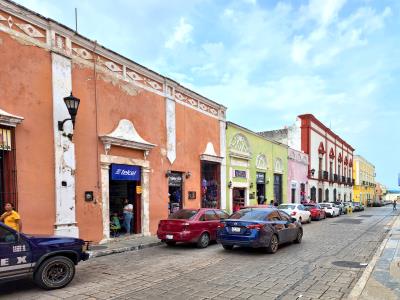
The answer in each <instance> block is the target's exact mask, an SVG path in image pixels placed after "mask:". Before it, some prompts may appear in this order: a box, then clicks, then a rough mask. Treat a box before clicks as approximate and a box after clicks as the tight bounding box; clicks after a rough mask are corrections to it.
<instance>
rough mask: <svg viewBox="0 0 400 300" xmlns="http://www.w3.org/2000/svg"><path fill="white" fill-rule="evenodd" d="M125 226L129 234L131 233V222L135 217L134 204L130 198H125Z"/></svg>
mask: <svg viewBox="0 0 400 300" xmlns="http://www.w3.org/2000/svg"><path fill="white" fill-rule="evenodd" d="M124 205H125V206H124V227H125V230H126V233H127V234H131V224H132V219H133V205H132V204H131V203H129V201H128V199H125V200H124Z"/></svg>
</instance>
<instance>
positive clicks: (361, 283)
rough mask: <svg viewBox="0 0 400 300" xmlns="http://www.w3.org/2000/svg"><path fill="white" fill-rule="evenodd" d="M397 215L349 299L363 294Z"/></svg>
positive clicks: (395, 217)
mask: <svg viewBox="0 0 400 300" xmlns="http://www.w3.org/2000/svg"><path fill="white" fill-rule="evenodd" d="M397 217H398V216H394V218H393V221H392V222H391V223H390V225H389V226H388V227H389V228H390V230H388V232H387V233H386V235H385V237H384V238H383V241H382V243H381V244H380V246H379V248H378V250H377V251H376V252H375V254H374V256H373V257H372V259H371V261H370V262H369V263H368V266H367V267H366V268H365V270H364V272H363V273H362V275H361V277H360V279H359V280H358V281H357V283H356V284H355V286H354V287H353V289H352V290H351V292H350V294H349V296H348V297H347V299H349V300H353V299H358V298H359V297H360V296H361V294H362V292H363V290H364V288H365V286H366V284H367V282H368V280H369V278H370V276H371V274H372V271H373V270H374V268H375V265H376V263H377V261H378V259H379V258H380V256H381V254H382V252H383V250H384V249H385V246H386V244H387V242H388V241H389V236H390V235H391V233H392V228H393V225H394V223H395V222H396V220H397Z"/></svg>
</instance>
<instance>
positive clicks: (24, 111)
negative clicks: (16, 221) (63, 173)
mask: <svg viewBox="0 0 400 300" xmlns="http://www.w3.org/2000/svg"><path fill="white" fill-rule="evenodd" d="M0 65H1V72H0V108H1V109H3V110H5V111H7V112H9V113H12V114H16V115H20V116H23V117H24V118H25V120H24V121H23V123H22V124H21V125H18V127H17V128H16V146H17V152H16V156H17V176H18V198H19V201H18V210H19V212H20V213H21V216H22V221H23V227H24V231H25V232H35V233H51V232H53V228H54V227H53V225H54V221H55V214H54V209H55V203H54V201H53V199H54V193H55V192H54V144H53V133H52V130H53V129H52V121H53V117H52V114H53V110H52V109H53V108H52V101H51V99H52V87H51V58H50V53H49V52H47V51H44V50H43V49H40V48H37V47H34V46H28V45H24V43H23V42H21V41H17V40H15V39H13V38H11V37H10V36H8V35H7V34H4V33H3V32H0Z"/></svg>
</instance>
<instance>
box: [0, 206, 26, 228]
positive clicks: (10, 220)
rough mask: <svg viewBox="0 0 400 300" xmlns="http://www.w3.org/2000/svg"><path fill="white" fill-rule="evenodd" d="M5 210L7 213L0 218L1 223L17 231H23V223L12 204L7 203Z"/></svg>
mask: <svg viewBox="0 0 400 300" xmlns="http://www.w3.org/2000/svg"><path fill="white" fill-rule="evenodd" d="M4 210H5V211H6V212H5V213H3V214H2V215H1V216H0V222H3V223H4V224H6V225H7V226H8V227H11V228H12V229H14V230H16V231H21V230H22V222H21V217H20V215H19V214H18V213H17V212H16V211H15V210H14V207H13V205H12V203H6V205H5V206H4Z"/></svg>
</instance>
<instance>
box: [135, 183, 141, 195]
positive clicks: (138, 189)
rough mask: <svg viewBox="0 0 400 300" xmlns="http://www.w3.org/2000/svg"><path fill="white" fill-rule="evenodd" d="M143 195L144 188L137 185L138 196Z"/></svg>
mask: <svg viewBox="0 0 400 300" xmlns="http://www.w3.org/2000/svg"><path fill="white" fill-rule="evenodd" d="M141 193H142V186H141V185H137V186H136V194H141Z"/></svg>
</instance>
